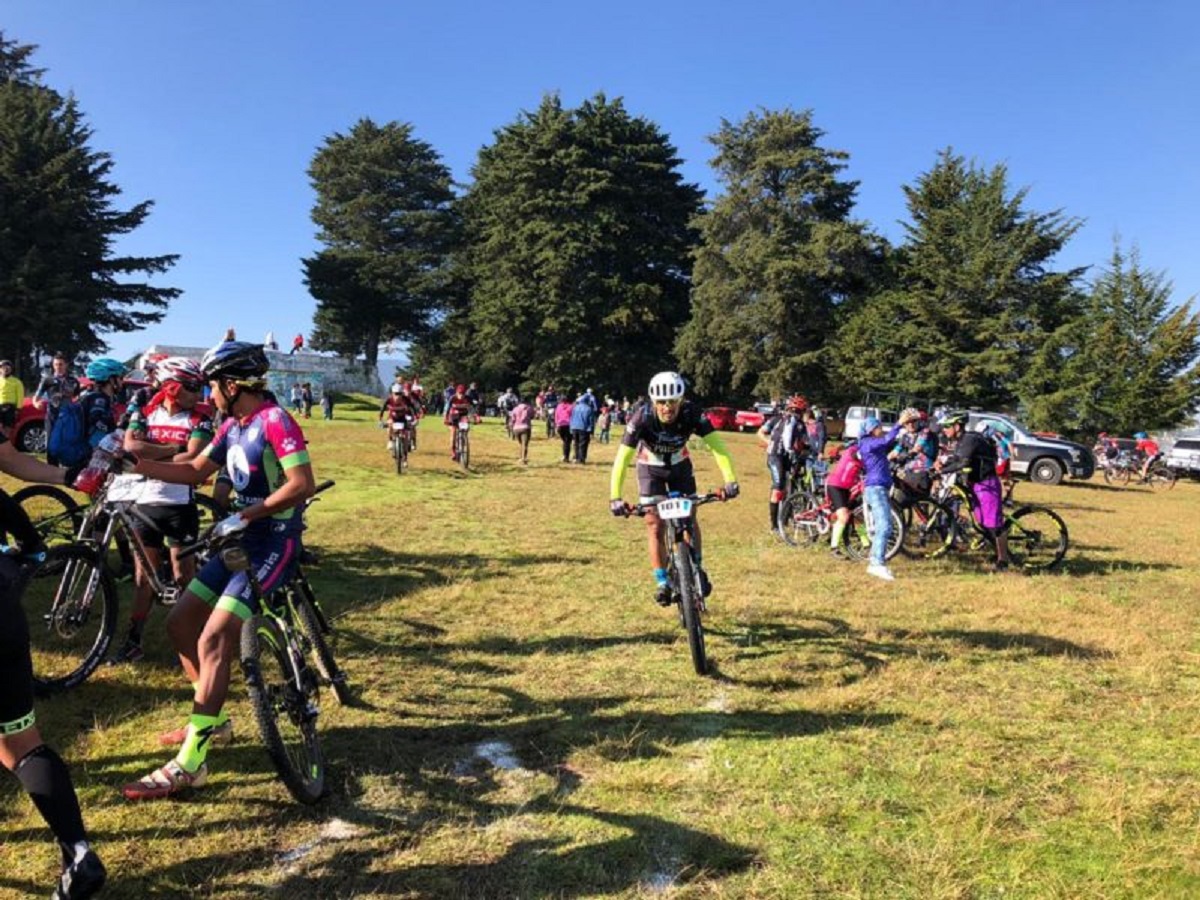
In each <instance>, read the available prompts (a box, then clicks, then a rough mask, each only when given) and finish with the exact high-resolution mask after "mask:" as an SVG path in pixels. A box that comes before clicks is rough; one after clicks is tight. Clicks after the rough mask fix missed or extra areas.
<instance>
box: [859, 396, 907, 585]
mask: <svg viewBox="0 0 1200 900" xmlns="http://www.w3.org/2000/svg"><path fill="white" fill-rule="evenodd" d="M910 418H911V415H910V414H909V411H908V410H905V411H904V413H903V414H901V416H900V421H899V422H897V423H896V424H895V425H893V426H892V430H891V431H889V432H888V433H887V434H884V433H883V423H881V422H880V421H879V420H878V419H877V418H875V417H874V416H868V417H867V419H866V420H865V421H864V422H863V426H862V434H863V436H862V437H861V438H859V440H858V455H859V456H860V457H861V458H862V461H863V466H864V467H865V469H866V472H865V476H864V490H863V502H864V503H866V505H867V513H868V515H869V516H870V521H871V523H872V525H873V526H874V529H875V530H874V534H873V535H872V536H871V562H870V565H868V566H867V574H868V575H872V576H874V577H875V578H880V579H883V580H884V581H895V580H896V577H895V576H894V575H893V574H892V570H891V569H889V568H888V564H887V557H886V553H887V545H888V541H889V540H891V537H892V516H891V510H890V509H888V493H889V492H890V491H891V489H892V470H891V467H890V465H889V464H888V451H890V450H891V449H892V447H893V446H894V445H895V443H896V436H897V435H898V434H899V433H900V429H902V428H903V427H904V426H905V425H907V424H908V421H909V419H910Z"/></svg>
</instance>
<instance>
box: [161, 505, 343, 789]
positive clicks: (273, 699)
mask: <svg viewBox="0 0 1200 900" xmlns="http://www.w3.org/2000/svg"><path fill="white" fill-rule="evenodd" d="M332 486H333V482H332V481H328V482H325V483H324V484H322V485H320V486H319V487H318V488H317V491H318V492H320V491H323V490H325V489H326V488H329V487H332ZM312 502H313V498H310V499H309V501H308V504H311V503H312ZM308 504H306V508H307V505H308ZM241 538H242V536H241V535H240V534H233V535H229V536H227V537H222V538H214V537H213V536H212V530H211V529H210V530H209V533H208V534H206V535H204V536H203V537H202V538H201V540H199V541H197V542H196V543H195V544H192V545H191V546H190V547H187V548H185V549H184V551H183V552H184V553H194V552H200V551H204V550H207V552H208V553H210V554H212V555H217V554H219V555H220V557H221V560H222V562H224V564H225V567H226V568H227V569H228V570H229V571H230V572H243V571H244V572H246V573H247V577H248V579H249V582H250V587H251V590H252V591H253V592H254V597H255V599H256V600H257V601H258V608H259V612H258V613H257V614H255V615H253V616H251V617H250V618H249V619H247V620H246V621H245V622H244V623H243V624H242V634H241V653H240V660H241V667H242V674H243V676H244V677H245V679H246V692H247V694H248V696H249V699H250V704H251V708H252V709H253V711H254V721H255V724H256V725H257V726H258V731H259V735H260V736H261V737H262V740H263V744H264V746H265V747H266V750H267V755H268V756H269V757H270V759H271V762H272V763H273V764H274V766H275V770H276V771H277V772H278V773H279V778H280V780H281V781H283V783H284V785H285V786H286V787H287V789H288V791H289V792H290V793H291V795H292V796H293V797H295V798H296V800H298V801H299V802H301V803H304V804H313V803H316V802H317V801H318V800H320V799H321V797H322V796H324V794H325V789H326V773H325V756H324V754H323V753H322V751H321V744H320V741H319V739H318V736H317V717H318V715H319V714H320V688H321V685H322V684H325V685H327V686H329V687H330V688H331V689H332V691H333V693H334V696H335V697H336V698H337V700H338V702H339V703H348V702H349V700H350V692H349V687H348V685H347V684H346V677H345V675H344V674H343V673H342V672H341V670H340V669H339V668H338V665H337V662H336V661H335V660H334V657H333V653H332V651H331V650H330V648H329V644H328V642H327V641H326V640H325V637H326V635H328V634H329V632H330V627H329V623H328V621H327V620H326V618H325V615H324V612H323V611H322V610H321V607H320V605H319V604H318V603H317V601H316V597H315V595H314V594H313V591H312V586H311V585H310V584H309V583H308V579H307V578H305V577H304V573H303V572H302V571H301V570H300V569H299V568H297V571H296V574H295V576H294V577H293V578H292V579H291V580H290V581H289V582H288V583H287V584H286V585H283V586H281V587H279V588H277V589H275V590H273V591H271V593H269V594H264V593H263V589H262V585H261V584H260V583H259V581H258V575H257V573H256V572H255V571H254V569H253V568H252V567H251V565H250V556H249V554H248V553H247V552H246V548H245V546H244V544H243V543H242V540H241ZM310 654H311V656H312V658H313V661H314V663H315V667H316V668H315V670H314V669H313V668H312V667H310V666H309V665H308V662H307V659H308V657H309V655H310Z"/></svg>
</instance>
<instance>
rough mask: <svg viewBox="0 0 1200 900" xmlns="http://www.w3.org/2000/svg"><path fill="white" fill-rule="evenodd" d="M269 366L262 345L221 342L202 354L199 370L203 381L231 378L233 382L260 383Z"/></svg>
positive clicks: (244, 342) (242, 342) (243, 342)
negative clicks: (202, 375)
mask: <svg viewBox="0 0 1200 900" xmlns="http://www.w3.org/2000/svg"><path fill="white" fill-rule="evenodd" d="M269 368H271V364H270V363H269V362H267V354H266V352H265V351H264V350H263V347H262V344H250V343H247V342H246V341H222V342H221V343H219V344H217V346H215V347H213V348H212V349H211V350H209V351H208V352H207V353H205V354H204V358H203V359H202V360H200V370H201V371H202V372H203V373H204V378H205V380H206V381H207V380H211V379H213V378H232V379H233V380H235V381H245V382H255V381H261V380H262V376H264V375H266V374H267V370H268V369H269Z"/></svg>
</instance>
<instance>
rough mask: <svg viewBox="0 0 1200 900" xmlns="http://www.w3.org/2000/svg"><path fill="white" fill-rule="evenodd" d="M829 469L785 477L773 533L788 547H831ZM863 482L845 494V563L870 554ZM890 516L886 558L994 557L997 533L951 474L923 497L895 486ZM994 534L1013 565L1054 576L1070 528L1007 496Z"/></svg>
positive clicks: (1042, 509) (802, 468)
mask: <svg viewBox="0 0 1200 900" xmlns="http://www.w3.org/2000/svg"><path fill="white" fill-rule="evenodd" d="M827 470H828V466H827V465H826V464H825V463H824V462H823V461H820V460H812V461H810V462H809V464H807V465H803V464H801V465H797V466H796V467H794V468H793V470H792V471H791V472H790V473H789V477H788V481H789V484H788V487H787V490H785V491H784V500H783V501H782V502H781V503H780V505H779V514H778V518H777V520H776V530H777V531H778V533H779V536H780V537H781V538H782V539H783V540H784V541H785V542H786V543H787V544H789V545H790V546H792V547H802V546H828V541H829V537H830V531H831V530H832V527H833V516H834V513H833V509H832V506H831V504H830V502H829V500H828V498H827V497H826V496H825V485H824V476H825V475H826V474H827ZM863 488H864V485H863V482H862V480H861V479H860V481H859V483H858V484H857V485H855V486H854V487H853V488H852V489H851V491H850V498H851V511H850V525H849V526H848V527H847V528H846V529H845V531H844V533H843V537H842V544H841V546H840V547H838V548H836V549H837V550H838V551H839V552H840V553H842V554H843V555H845V556H846V557H848V558H850V559H855V560H865V559H867V557H868V556H869V554H870V549H871V536H872V535H873V534H874V532H875V523H874V522H872V521H871V513H870V509H869V507H868V506H867V504H866V503H865V502H864V501H863ZM888 515H889V516H890V517H891V520H892V528H891V537H890V539H889V541H888V545H887V548H886V552H885V557H886V558H887V559H889V560H890V559H892V558H893V557H895V556H896V555H897V554H899V553H903V554H904V555H905V556H908V557H912V558H915V559H937V558H939V557H948V556H955V555H958V556H963V555H968V554H971V553H975V552H981V551H987V552H989V553H990V554H991V555H992V558H994V557H995V541H996V534H993V533H992V532H990V531H988V530H987V529H984V528H983V527H982V526H980V525H979V523H978V521H977V519H976V516H975V498H974V496H973V494H972V493H971V490H970V488H969V487H968V486H967V485H966V484H964V483H963V482H962V481H961V478H960V477H959V476H958V475H956V474H952V475H941V476H938V477H936V478H935V479H934V480H933V481H932V483H931V486H930V489H929V490H928V491H919V490H916V489H913V488H911V487H909V486H908V484H907V483H906V482H904V481H903V480H901V479H898V478H897V479H895V480H894V487H893V489H892V494H891V497H890V503H889V508H888ZM998 533H999V534H1001V535H1004V536H1006V537H1007V538H1008V551H1009V557H1010V559H1011V560H1012V564H1013V565H1014V566H1016V567H1018V568H1019V569H1021V570H1023V571H1025V572H1036V571H1043V570H1048V569H1053V568H1055V567H1056V566H1058V565H1059V563H1061V562H1062V560H1063V557H1064V556H1066V553H1067V546H1068V540H1069V539H1068V533H1067V525H1066V523H1065V522H1064V521H1063V519H1062V517H1061V516H1060V515H1059V514H1058V513H1056V512H1055V511H1054V510H1052V509H1050V508H1049V507H1046V506H1041V505H1038V504H1032V503H1025V504H1013V503H1012V501H1011V492H1010V493H1009V495H1008V498H1007V502H1006V503H1005V506H1004V523H1003V525H1002V526H1001V527H1000V529H999V532H998Z"/></svg>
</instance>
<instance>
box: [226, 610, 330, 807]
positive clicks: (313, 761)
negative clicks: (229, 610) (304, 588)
mask: <svg viewBox="0 0 1200 900" xmlns="http://www.w3.org/2000/svg"><path fill="white" fill-rule="evenodd" d="M241 649H242V654H241V655H242V672H243V674H244V675H245V677H246V690H247V693H248V694H249V697H250V705H251V708H252V709H253V710H254V720H255V722H256V723H257V724H258V732H259V734H260V735H261V736H262V740H263V744H264V745H265V746H266V748H267V754H268V755H269V756H270V757H271V762H273V763H274V764H275V770H276V771H277V772H278V773H279V777H280V779H281V780H282V781H283V783H284V785H285V786H286V787H287V789H288V791H289V792H290V793H291V795H292V796H293V797H295V798H296V799H297V800H298V801H300V802H301V803H304V804H313V803H316V802H317V801H318V800H320V799H321V797H322V796H324V794H325V758H324V755H323V754H322V753H321V745H320V742H319V741H318V740H317V708H316V704H315V702H314V701H315V699H316V696H315V695H316V686H315V684H312V676H311V674H309V673H308V672H307V671H306V670H304V669H303V668H301V669H300V670H299V671H298V670H297V668H296V664H295V662H294V661H293V658H292V652H291V648H290V647H289V644H288V641H287V639H286V637H285V636H284V632H283V629H282V628H281V627H280V625H279V623H278V622H277V621H276V620H275V619H273V618H271V617H270V616H261V615H260V616H251V617H250V618H249V619H247V620H246V622H245V623H244V624H243V625H242V648H241Z"/></svg>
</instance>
